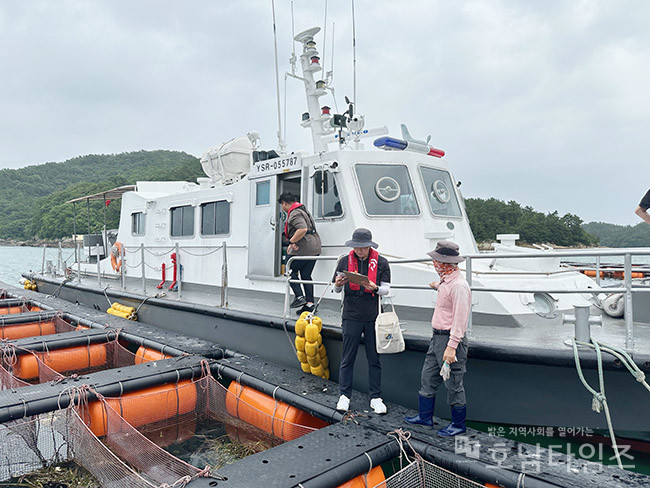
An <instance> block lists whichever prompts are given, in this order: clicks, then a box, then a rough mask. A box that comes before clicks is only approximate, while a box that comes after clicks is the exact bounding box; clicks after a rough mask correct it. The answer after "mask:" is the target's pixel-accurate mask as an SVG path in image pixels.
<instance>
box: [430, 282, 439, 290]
mask: <svg viewBox="0 0 650 488" xmlns="http://www.w3.org/2000/svg"><path fill="white" fill-rule="evenodd" d="M429 288H433V289H434V290H437V289H438V288H440V282H439V281H432V282H431V283H429Z"/></svg>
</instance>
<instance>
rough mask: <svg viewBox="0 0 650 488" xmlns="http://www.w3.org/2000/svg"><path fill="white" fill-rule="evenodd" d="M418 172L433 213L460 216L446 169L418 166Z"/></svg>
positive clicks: (458, 206) (456, 199)
mask: <svg viewBox="0 0 650 488" xmlns="http://www.w3.org/2000/svg"><path fill="white" fill-rule="evenodd" d="M420 174H421V175H422V181H423V182H424V189H425V190H426V192H427V195H428V198H427V200H429V206H430V207H431V211H432V212H433V214H434V215H441V216H445V217H461V216H462V213H461V211H460V205H459V204H458V198H457V197H456V192H455V191H454V182H453V181H452V179H451V176H450V175H449V173H448V172H447V171H444V170H442V169H437V168H429V167H427V166H420Z"/></svg>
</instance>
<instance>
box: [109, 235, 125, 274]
mask: <svg viewBox="0 0 650 488" xmlns="http://www.w3.org/2000/svg"><path fill="white" fill-rule="evenodd" d="M111 266H112V267H113V269H114V270H115V272H116V273H119V272H120V268H121V267H122V243H121V242H115V244H113V246H112V247H111Z"/></svg>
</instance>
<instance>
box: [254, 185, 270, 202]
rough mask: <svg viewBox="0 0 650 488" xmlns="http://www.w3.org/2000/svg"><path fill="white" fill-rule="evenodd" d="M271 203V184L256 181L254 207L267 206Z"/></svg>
mask: <svg viewBox="0 0 650 488" xmlns="http://www.w3.org/2000/svg"><path fill="white" fill-rule="evenodd" d="M270 203H271V182H270V181H269V180H266V181H258V182H257V183H255V205H257V206H259V205H268V204H270Z"/></svg>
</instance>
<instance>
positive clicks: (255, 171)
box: [248, 156, 301, 179]
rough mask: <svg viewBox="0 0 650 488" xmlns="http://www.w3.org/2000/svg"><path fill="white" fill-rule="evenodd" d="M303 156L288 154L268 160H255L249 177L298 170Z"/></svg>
mask: <svg viewBox="0 0 650 488" xmlns="http://www.w3.org/2000/svg"><path fill="white" fill-rule="evenodd" d="M300 166H301V158H300V156H286V157H281V158H275V159H267V160H266V161H255V162H254V163H253V167H252V168H251V172H250V173H249V175H248V178H249V179H252V178H261V177H262V176H268V175H274V174H278V173H288V172H289V171H296V170H298V169H300Z"/></svg>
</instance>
